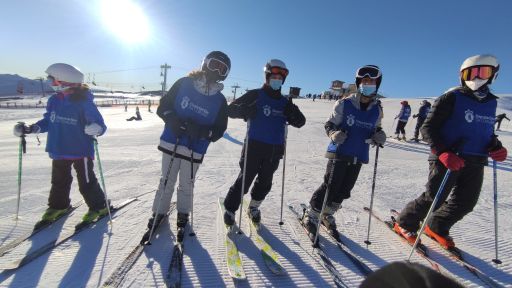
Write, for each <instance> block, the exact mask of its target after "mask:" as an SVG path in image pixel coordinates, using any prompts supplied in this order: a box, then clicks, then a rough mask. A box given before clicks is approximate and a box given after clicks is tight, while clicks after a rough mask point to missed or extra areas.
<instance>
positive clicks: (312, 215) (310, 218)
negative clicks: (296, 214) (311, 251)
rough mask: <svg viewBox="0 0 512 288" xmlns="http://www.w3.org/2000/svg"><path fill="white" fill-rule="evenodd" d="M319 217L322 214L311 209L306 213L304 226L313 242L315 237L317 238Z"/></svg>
mask: <svg viewBox="0 0 512 288" xmlns="http://www.w3.org/2000/svg"><path fill="white" fill-rule="evenodd" d="M319 215H320V213H319V212H317V211H316V210H315V209H313V208H311V207H309V208H308V209H307V210H306V211H304V217H303V218H302V225H304V228H306V230H307V231H308V234H309V238H311V241H314V237H315V236H316V232H317V230H316V229H317V225H318V216H319Z"/></svg>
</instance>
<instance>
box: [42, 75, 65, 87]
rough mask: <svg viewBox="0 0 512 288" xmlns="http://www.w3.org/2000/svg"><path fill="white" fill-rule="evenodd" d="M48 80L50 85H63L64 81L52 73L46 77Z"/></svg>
mask: <svg viewBox="0 0 512 288" xmlns="http://www.w3.org/2000/svg"><path fill="white" fill-rule="evenodd" d="M46 80H47V81H48V84H49V85H50V86H61V85H62V83H61V82H60V81H59V80H57V79H55V77H53V76H51V75H48V77H46Z"/></svg>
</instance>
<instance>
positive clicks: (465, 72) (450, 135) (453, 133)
mask: <svg viewBox="0 0 512 288" xmlns="http://www.w3.org/2000/svg"><path fill="white" fill-rule="evenodd" d="M499 67H500V66H499V64H498V61H497V59H496V58H495V57H494V56H492V55H476V56H472V57H469V58H467V59H466V60H465V61H464V62H463V63H462V66H461V67H460V83H461V86H460V87H455V88H452V89H450V90H448V91H447V92H445V93H444V94H443V95H441V96H440V97H439V98H437V99H436V100H435V102H434V105H433V107H432V110H431V111H430V113H429V114H428V116H427V119H426V120H425V123H424V124H423V126H422V127H421V134H422V135H423V137H424V138H425V140H426V141H427V143H429V144H430V147H431V152H432V153H431V154H430V157H429V159H428V160H429V176H428V181H427V185H426V191H425V192H423V193H422V194H421V195H420V196H419V197H418V198H416V199H415V200H413V201H411V202H409V203H408V204H407V205H406V206H405V208H404V209H402V211H401V213H400V216H399V217H398V222H397V223H395V226H394V228H395V231H396V232H397V233H398V234H400V235H401V236H403V237H404V238H405V239H406V240H407V241H409V242H410V243H414V242H415V241H416V238H417V233H416V231H417V230H418V229H419V228H420V227H419V226H420V222H421V221H423V220H424V218H425V217H426V215H427V212H428V210H429V209H430V206H431V205H432V202H433V200H434V198H435V196H436V193H437V191H438V190H439V187H440V185H441V183H442V180H443V178H444V176H445V174H446V171H447V170H448V169H449V170H451V174H450V177H449V178H448V180H447V181H446V184H445V186H444V189H443V191H442V194H440V196H439V198H438V199H439V201H438V202H437V206H436V207H434V210H433V214H432V217H431V221H430V223H428V225H427V226H426V228H425V234H427V235H428V236H430V237H432V238H434V239H435V240H436V241H437V242H439V244H440V245H442V246H443V247H444V248H446V249H450V248H453V247H455V243H454V241H453V239H452V238H451V237H450V229H451V228H452V226H453V225H455V223H457V222H458V221H460V220H461V219H462V218H463V217H464V216H466V215H467V214H468V213H469V212H471V211H472V210H473V208H474V207H475V205H476V203H477V201H478V198H479V196H480V190H481V188H482V183H483V178H484V167H485V166H486V165H487V164H488V163H487V162H488V160H487V158H488V157H491V158H492V159H493V160H495V161H504V160H505V159H506V157H507V149H506V148H504V147H503V145H502V144H501V142H500V141H499V140H498V139H497V138H496V135H495V134H494V119H495V116H496V106H497V101H496V99H497V98H498V97H496V96H495V95H494V94H492V93H491V91H490V89H489V85H490V84H491V83H492V82H493V81H494V79H496V76H497V75H498V71H499ZM450 195H451V196H450ZM448 196H450V197H449V198H448Z"/></svg>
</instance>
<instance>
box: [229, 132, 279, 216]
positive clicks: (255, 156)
mask: <svg viewBox="0 0 512 288" xmlns="http://www.w3.org/2000/svg"><path fill="white" fill-rule="evenodd" d="M283 148H284V146H283V145H270V144H265V143H261V142H257V141H249V150H248V151H247V164H246V165H247V167H246V169H247V171H245V172H246V174H245V186H244V188H245V189H244V190H245V191H244V194H247V192H248V191H249V187H250V186H251V183H252V181H253V180H254V178H256V180H255V181H254V185H253V187H252V189H251V198H252V199H253V200H256V201H263V200H264V199H265V197H266V196H267V194H268V193H269V192H270V189H271V188H272V178H273V176H274V172H276V170H277V168H278V167H279V161H280V160H281V158H282V157H283V151H284V149H283ZM244 153H245V145H244V148H243V149H242V157H241V158H240V161H239V165H240V168H241V170H240V173H239V174H238V177H237V178H236V181H235V183H234V184H233V186H231V187H230V188H229V191H228V194H227V195H226V199H225V200H224V207H226V210H228V211H231V212H233V213H234V212H236V211H237V210H238V207H239V206H240V203H241V199H240V196H241V191H242V182H243V177H244V155H245V154H244Z"/></svg>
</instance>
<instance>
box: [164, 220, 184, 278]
mask: <svg viewBox="0 0 512 288" xmlns="http://www.w3.org/2000/svg"><path fill="white" fill-rule="evenodd" d="M176 238H177V239H180V240H181V242H179V241H178V242H177V243H176V244H174V248H173V250H172V258H171V263H169V268H168V269H167V275H166V276H165V283H166V286H167V287H173V288H174V287H176V288H179V287H181V271H182V269H183V250H184V248H185V247H184V245H183V241H184V238H185V229H184V228H181V229H178V232H177V237H176Z"/></svg>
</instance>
